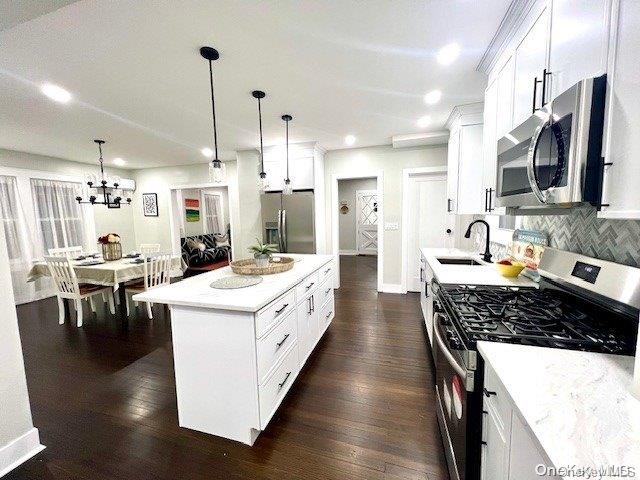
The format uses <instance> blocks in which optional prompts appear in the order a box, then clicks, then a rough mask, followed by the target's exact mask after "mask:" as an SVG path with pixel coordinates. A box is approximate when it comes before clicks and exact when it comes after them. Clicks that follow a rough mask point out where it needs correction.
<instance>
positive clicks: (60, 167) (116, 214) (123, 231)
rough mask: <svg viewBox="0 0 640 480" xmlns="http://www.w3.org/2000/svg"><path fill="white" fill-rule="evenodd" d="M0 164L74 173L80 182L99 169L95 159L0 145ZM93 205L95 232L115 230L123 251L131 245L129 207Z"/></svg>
mask: <svg viewBox="0 0 640 480" xmlns="http://www.w3.org/2000/svg"><path fill="white" fill-rule="evenodd" d="M0 166H3V167H12V168H23V169H26V170H37V171H42V172H52V173H56V174H62V175H69V176H73V177H77V179H78V181H80V182H84V175H85V173H96V172H99V165H98V161H97V159H96V163H95V164H85V163H79V162H71V161H69V160H64V159H62V158H55V157H46V156H43V155H36V154H33V153H26V152H16V151H13V150H4V149H0ZM105 171H106V173H107V174H109V175H117V176H119V177H121V178H132V177H133V172H132V171H131V170H124V169H118V168H109V167H107V168H106V169H105ZM93 208H94V216H95V223H96V234H97V235H103V234H105V233H112V232H113V233H118V234H119V235H120V238H121V239H122V246H123V249H124V251H129V250H132V249H134V248H135V244H136V243H135V232H134V229H133V225H134V224H133V207H131V206H123V207H122V208H120V209H109V208H107V207H105V206H103V205H96V206H94V207H93ZM97 240H98V239H97V238H96V244H97V243H98V242H97Z"/></svg>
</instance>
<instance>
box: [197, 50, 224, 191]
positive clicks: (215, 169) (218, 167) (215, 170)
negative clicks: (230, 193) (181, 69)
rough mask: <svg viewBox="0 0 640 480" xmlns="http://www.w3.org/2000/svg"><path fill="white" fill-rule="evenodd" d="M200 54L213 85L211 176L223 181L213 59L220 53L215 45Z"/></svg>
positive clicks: (217, 57)
mask: <svg viewBox="0 0 640 480" xmlns="http://www.w3.org/2000/svg"><path fill="white" fill-rule="evenodd" d="M200 55H202V57H203V58H204V59H205V60H207V61H208V62H209V82H210V86H211V117H212V119H213V160H212V161H211V164H210V165H209V176H210V177H211V179H212V180H213V182H215V183H221V182H222V181H223V180H224V170H223V165H222V162H221V161H220V159H219V158H218V130H217V126H216V103H215V97H214V95H213V61H214V60H218V59H219V58H220V54H219V53H218V51H217V50H216V49H215V48H213V47H202V48H200Z"/></svg>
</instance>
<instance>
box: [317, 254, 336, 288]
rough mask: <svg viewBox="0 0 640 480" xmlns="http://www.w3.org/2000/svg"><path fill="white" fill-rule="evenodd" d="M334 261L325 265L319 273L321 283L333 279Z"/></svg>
mask: <svg viewBox="0 0 640 480" xmlns="http://www.w3.org/2000/svg"><path fill="white" fill-rule="evenodd" d="M333 270H334V268H333V260H332V261H330V262H329V263H327V264H325V265H323V266H322V267H321V268H320V270H318V273H319V274H320V283H323V282H324V281H325V280H326V279H327V278H330V277H333Z"/></svg>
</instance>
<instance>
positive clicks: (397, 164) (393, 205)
mask: <svg viewBox="0 0 640 480" xmlns="http://www.w3.org/2000/svg"><path fill="white" fill-rule="evenodd" d="M324 160H325V184H326V186H325V192H326V200H325V206H326V209H327V210H326V211H327V213H328V216H327V236H326V241H327V245H331V238H332V235H333V233H332V225H331V213H332V207H331V176H332V175H333V174H339V175H355V174H358V175H360V176H362V175H363V174H368V173H369V172H371V173H372V174H375V173H376V172H378V171H382V172H383V174H384V180H383V183H384V184H383V196H384V199H383V202H384V204H383V215H384V218H383V219H381V221H383V222H385V223H386V222H397V223H398V224H399V226H400V229H398V230H395V231H394V230H391V231H385V232H384V258H383V264H384V278H383V279H382V280H383V283H384V284H388V285H397V287H398V290H399V289H400V284H401V277H402V258H401V248H400V245H401V241H402V169H403V168H410V167H435V166H442V165H446V164H447V146H446V145H434V146H428V147H415V148H400V149H394V148H392V147H391V146H380V147H367V148H350V149H344V150H333V151H329V152H327V153H326V154H325V157H324Z"/></svg>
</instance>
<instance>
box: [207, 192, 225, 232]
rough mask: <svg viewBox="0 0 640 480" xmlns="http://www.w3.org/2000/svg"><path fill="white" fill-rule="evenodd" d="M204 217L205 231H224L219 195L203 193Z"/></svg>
mask: <svg viewBox="0 0 640 480" xmlns="http://www.w3.org/2000/svg"><path fill="white" fill-rule="evenodd" d="M204 219H205V223H204V231H205V233H221V234H223V233H225V228H224V219H223V218H222V199H221V196H220V195H212V194H209V193H205V194H204Z"/></svg>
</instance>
